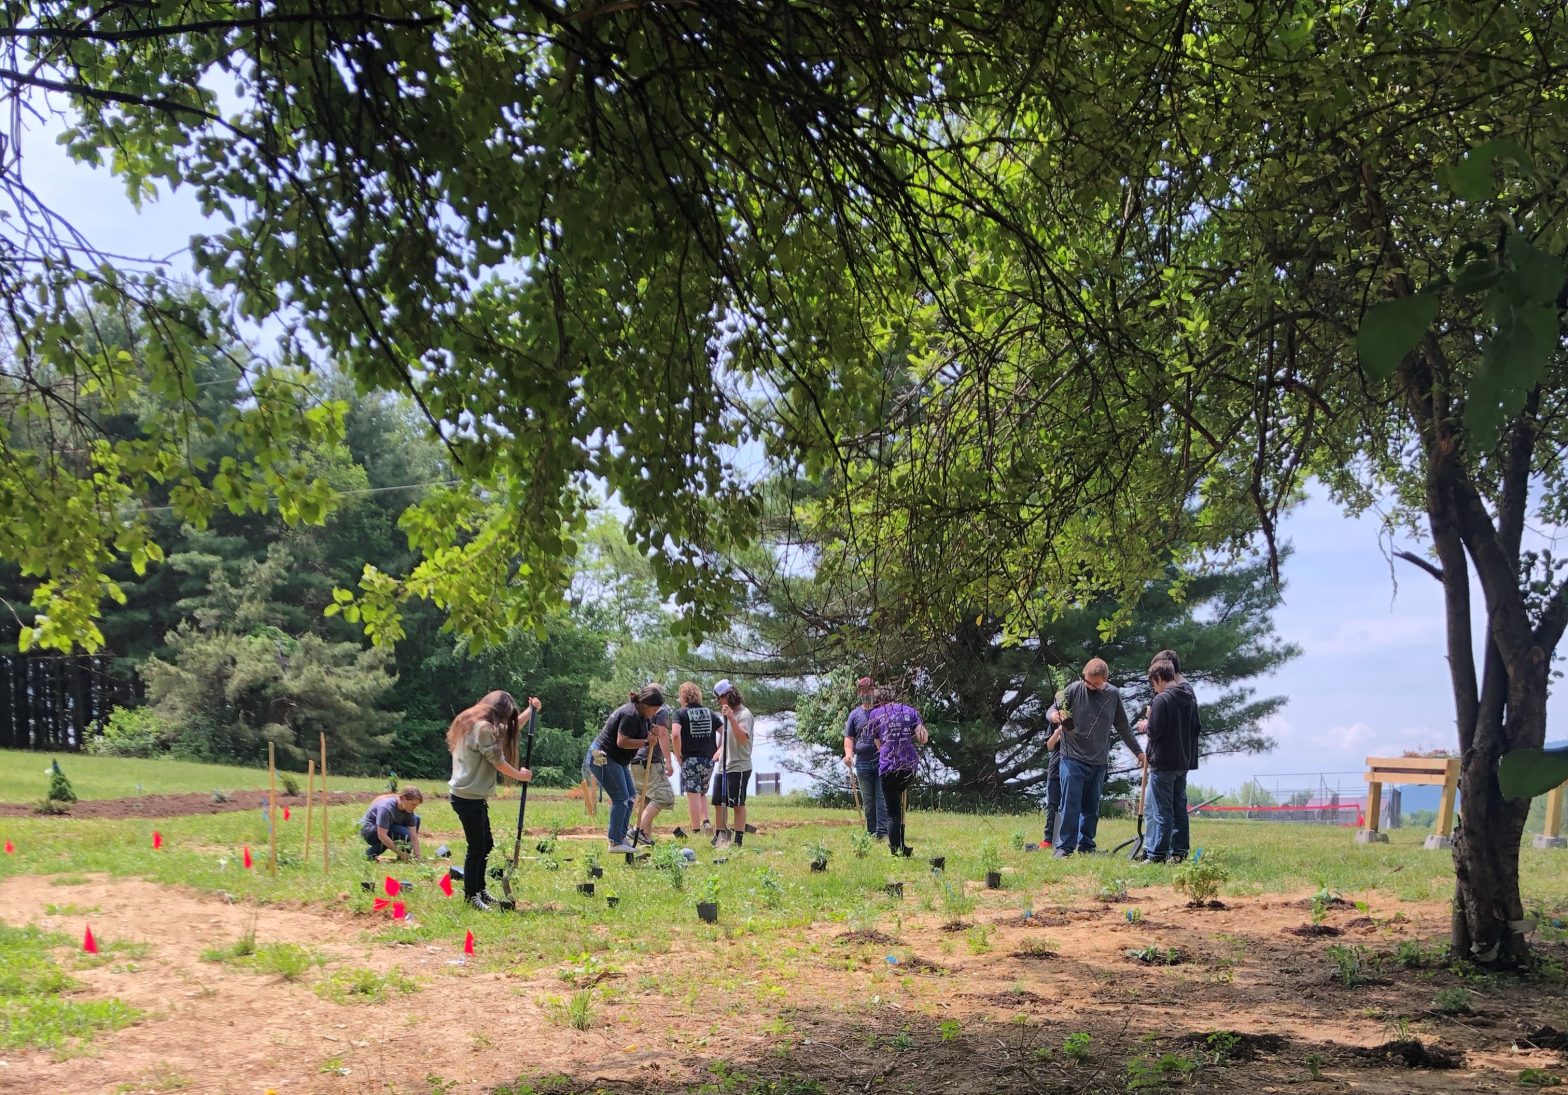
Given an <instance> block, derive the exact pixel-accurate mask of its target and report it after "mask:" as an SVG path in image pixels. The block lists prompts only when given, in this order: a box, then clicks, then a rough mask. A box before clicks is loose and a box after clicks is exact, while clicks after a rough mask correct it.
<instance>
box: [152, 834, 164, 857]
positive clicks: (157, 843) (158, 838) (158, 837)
mask: <svg viewBox="0 0 1568 1095" xmlns="http://www.w3.org/2000/svg"><path fill="white" fill-rule="evenodd" d="M161 847H163V834H162V833H160V832H159V831H158V830H157V829H154V830H153V831H152V850H153V851H155V852H156V851H157V850H158V849H159V848H161Z"/></svg>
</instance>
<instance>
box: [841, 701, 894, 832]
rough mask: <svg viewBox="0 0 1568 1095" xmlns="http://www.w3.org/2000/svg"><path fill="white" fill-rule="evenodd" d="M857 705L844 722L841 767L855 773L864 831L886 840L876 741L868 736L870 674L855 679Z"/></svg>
mask: <svg viewBox="0 0 1568 1095" xmlns="http://www.w3.org/2000/svg"><path fill="white" fill-rule="evenodd" d="M855 694H856V696H857V697H858V698H859V700H860V706H859V707H856V708H855V709H854V710H853V711H851V712H850V713H849V718H848V719H847V720H845V722H844V767H845V768H848V769H849V770H850V771H852V772H854V773H855V782H856V783H857V784H859V786H860V804H861V806H862V807H864V808H865V811H866V832H868V833H870V834H871V835H872V836H874V837H876V838H877V839H878V840H886V839H887V799H886V797H885V796H884V795H883V793H882V777H881V774H880V773H879V772H878V771H877V743H876V741H875V740H874V739H873V738H872V736H871V730H870V723H871V710H872V708H873V707H874V706H875V704H874V703H873V699H874V697H875V695H876V685H875V684H873V683H872V681H871V678H870V677H861V678H860V680H858V681H856V682H855Z"/></svg>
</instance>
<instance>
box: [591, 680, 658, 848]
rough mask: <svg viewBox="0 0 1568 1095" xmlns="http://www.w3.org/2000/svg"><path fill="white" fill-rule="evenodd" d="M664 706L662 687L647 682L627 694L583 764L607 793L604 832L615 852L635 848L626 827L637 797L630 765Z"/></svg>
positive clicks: (650, 733)
mask: <svg viewBox="0 0 1568 1095" xmlns="http://www.w3.org/2000/svg"><path fill="white" fill-rule="evenodd" d="M663 706H664V690H663V689H661V688H660V687H659V686H658V685H656V684H650V685H647V686H646V687H644V688H643V689H641V690H640V691H637V692H632V693H629V694H628V696H627V701H626V702H625V703H623V704H621V706H619V707H617V708H616V709H615V710H614V711H611V712H610V717H609V718H608V719H606V720H605V722H604V729H602V730H600V731H599V736H598V737H596V738H594V739H593V744H592V745H590V746H589V747H588V756H587V758H586V760H585V762H584V763H585V766H586V767H587V769H588V770H589V772H590V773H591V774H592V775H593V778H594V779H595V780H597V781H598V783H599V786H600V787H602V788H604V793H605V794H607V795H608V796H610V827H609V832H608V833H607V835H608V837H609V840H610V851H612V852H615V853H617V854H619V853H622V852H633V851H636V849H635V848H633V847H632V846H631V845H630V844H628V843H626V830H627V828H628V827H629V826H630V824H631V817H632V805H633V803H635V802H636V800H637V789H636V787H635V786H634V785H633V783H632V773H631V768H630V767H629V766H630V764H631V762H632V758H633V757H635V756H636V755H637V750H639V749H644V748H646V747H647V746H648V745H650V744H651V743H652V741H653V740H654V738H653V734H652V727H653V717H654V716H655V715H657V714H658V713H659V708H661V707H663Z"/></svg>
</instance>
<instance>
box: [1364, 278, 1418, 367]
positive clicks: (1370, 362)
mask: <svg viewBox="0 0 1568 1095" xmlns="http://www.w3.org/2000/svg"><path fill="white" fill-rule="evenodd" d="M1435 318H1437V297H1436V296H1435V295H1433V294H1431V293H1417V294H1416V295H1415V296H1409V297H1398V298H1396V299H1394V300H1385V301H1383V302H1382V303H1380V304H1374V305H1373V306H1372V307H1370V308H1368V309H1367V311H1366V315H1364V316H1363V317H1362V318H1361V329H1360V330H1359V331H1357V332H1356V353H1357V354H1358V355H1359V357H1360V359H1361V367H1362V368H1363V369H1365V370H1366V371H1367V373H1368V374H1370V375H1371V376H1373V377H1375V378H1377V379H1379V380H1382V379H1386V378H1388V377H1390V376H1392V375H1394V370H1395V369H1397V368H1398V367H1399V363H1400V361H1402V360H1404V356H1405V355H1406V354H1408V353H1409V352H1410V351H1411V350H1413V349H1415V346H1416V344H1417V343H1418V342H1420V341H1421V337H1422V336H1423V335H1425V334H1426V332H1427V329H1428V328H1429V327H1431V326H1432V320H1434V319H1435Z"/></svg>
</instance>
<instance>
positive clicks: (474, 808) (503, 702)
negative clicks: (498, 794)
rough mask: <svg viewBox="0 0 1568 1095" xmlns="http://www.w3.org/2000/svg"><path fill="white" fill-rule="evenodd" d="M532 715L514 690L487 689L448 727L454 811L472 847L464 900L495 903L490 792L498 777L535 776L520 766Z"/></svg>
mask: <svg viewBox="0 0 1568 1095" xmlns="http://www.w3.org/2000/svg"><path fill="white" fill-rule="evenodd" d="M528 710H530V711H534V712H537V711H538V710H539V699H538V697H536V696H529V697H528ZM526 718H527V715H526V714H525V712H524V709H523V708H520V707H518V706H517V701H516V700H514V699H512V694H511V693H510V692H487V693H485V696H484V698H483V699H481V700H480V701H479V702H478V703H476V704H474V705H473V706H472V707H470V708H468V709H466V710H464V711H460V712H458V715H457V718H455V719H453V720H452V725H451V726H449V727H448V728H447V731H446V747H447V750H448V751H449V752H450V753H451V754H452V778H451V780H449V781H448V786H450V788H451V799H452V812H453V813H454V814H456V815H457V820H458V821H460V822H462V824H463V839H464V840H466V841H467V842H468V850H467V852H466V854H465V855H464V857H463V900H464V901H466V902H468V903H469V904H470V905H472V906H473V907H474V908H476V909H479V910H481V911H484V910H487V909H489V908H491V907H492V905H493V904H494V899H493V898H492V897H491V896H490V895H489V894H488V893H486V892H485V861H486V860H487V859H489V858H490V850H491V849H492V848H493V847H495V839H494V838H493V837H492V836H491V835H490V796H491V795H492V794H494V793H495V784H496V777H497V776H498V775H503V776H507V777H508V778H510V779H515V780H518V781H519V782H522V783H526V782H528V781H529V780H531V779H533V778H534V774H533V773H532V772H530V771H529V770H528V769H527V768H519V767H518V766H517V739H518V737H519V735H520V732H521V730H522V727H523V722H524V720H525V719H526Z"/></svg>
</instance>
